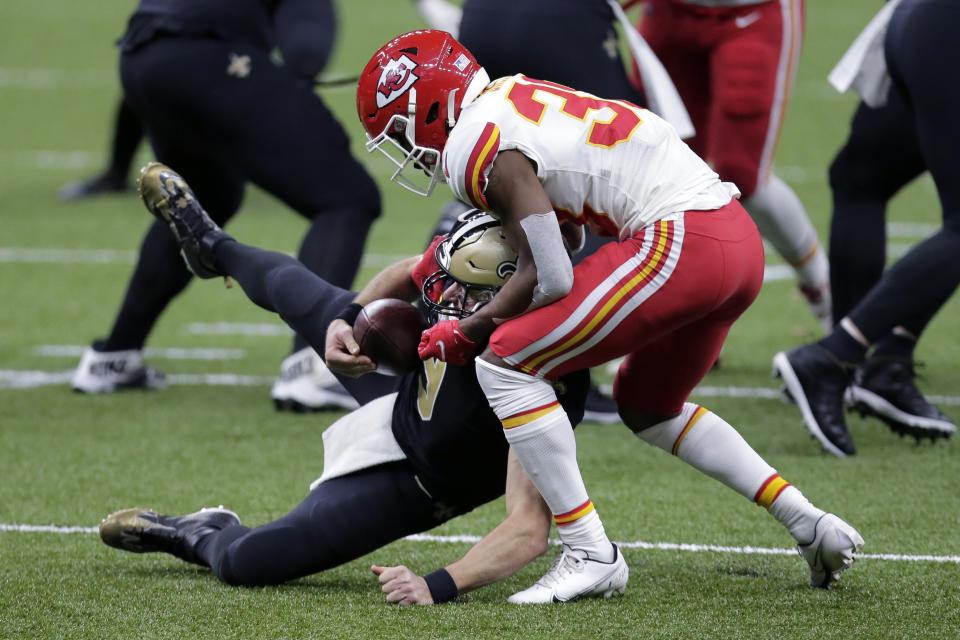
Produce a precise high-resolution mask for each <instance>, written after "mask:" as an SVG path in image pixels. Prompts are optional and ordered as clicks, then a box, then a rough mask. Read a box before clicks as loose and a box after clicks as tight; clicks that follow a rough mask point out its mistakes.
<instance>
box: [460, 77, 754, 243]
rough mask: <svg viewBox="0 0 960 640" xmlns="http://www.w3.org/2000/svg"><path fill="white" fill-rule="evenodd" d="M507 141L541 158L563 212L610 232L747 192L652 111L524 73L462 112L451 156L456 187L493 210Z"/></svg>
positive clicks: (546, 183) (540, 167) (542, 175)
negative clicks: (493, 183)
mask: <svg viewBox="0 0 960 640" xmlns="http://www.w3.org/2000/svg"><path fill="white" fill-rule="evenodd" d="M507 149H516V150H518V151H520V152H521V153H523V154H524V155H525V156H527V157H528V158H530V159H531V160H533V161H534V163H535V164H536V170H537V177H538V178H539V180H540V183H541V184H542V185H543V188H544V191H545V192H546V194H547V196H548V197H549V198H550V201H551V203H552V204H553V207H554V210H555V211H556V212H557V215H558V217H560V219H561V220H562V219H569V220H573V221H575V222H577V223H579V224H586V225H589V226H590V227H591V229H592V230H594V231H595V232H597V233H600V234H603V235H614V236H620V237H621V238H626V237H629V236H631V235H633V234H635V233H637V232H638V231H639V230H640V229H642V228H643V227H645V226H647V225H649V224H651V223H653V222H656V221H657V220H660V219H663V218H665V217H667V216H669V215H671V214H675V213H680V212H682V211H688V210H696V209H703V210H711V209H718V208H720V207H722V206H723V205H725V204H727V203H728V202H730V199H731V198H734V197H737V196H739V195H740V192H739V191H738V190H737V188H736V187H735V186H734V185H733V184H731V183H729V182H721V181H720V178H719V177H718V176H717V174H716V173H715V172H714V171H713V170H712V169H711V168H710V167H709V166H708V165H707V163H706V162H704V161H703V160H701V159H700V157H699V156H697V155H696V154H695V153H694V152H693V151H691V150H690V148H689V147H688V146H687V145H686V144H685V143H684V142H683V141H682V140H681V139H680V138H679V136H678V135H677V133H676V131H675V130H674V128H673V127H672V126H671V125H669V124H668V123H667V122H665V121H664V120H662V119H661V118H659V117H657V116H656V115H654V114H653V113H651V112H650V111H647V110H646V109H641V108H640V107H638V106H636V105H634V104H631V103H629V102H626V101H624V100H604V99H601V98H597V97H595V96H592V95H590V94H588V93H583V92H581V91H574V90H573V89H570V88H568V87H564V86H562V85H558V84H553V83H550V82H544V81H542V80H533V79H530V78H527V77H525V76H522V75H516V76H512V77H508V78H500V79H499V80H497V81H495V82H493V83H491V84H490V85H489V86H488V87H487V89H486V90H485V91H484V92H483V93H482V94H481V95H480V97H478V98H477V99H476V100H474V101H473V102H472V103H470V104H469V105H467V106H466V107H465V108H464V109H463V111H462V112H461V114H460V120H459V121H458V122H457V124H456V126H454V128H453V130H452V131H451V132H450V137H449V139H448V140H447V144H446V146H445V148H444V151H443V160H442V163H443V164H442V166H443V172H444V176H445V178H446V180H447V183H448V184H449V185H450V188H451V189H452V190H453V192H454V194H455V195H456V196H457V197H458V198H460V199H461V200H463V201H464V202H467V203H472V204H473V205H474V206H475V207H477V208H480V209H484V210H490V206H489V205H488V203H487V201H486V198H485V196H484V191H485V189H486V185H487V178H488V176H489V173H490V169H491V167H492V166H493V161H494V159H495V158H496V156H497V153H499V152H500V151H503V150H507Z"/></svg>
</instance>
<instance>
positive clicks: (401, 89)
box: [377, 55, 420, 109]
mask: <svg viewBox="0 0 960 640" xmlns="http://www.w3.org/2000/svg"><path fill="white" fill-rule="evenodd" d="M416 68H417V63H416V62H414V61H413V60H411V59H410V58H408V57H407V56H406V55H403V56H400V58H399V59H398V60H390V61H389V62H388V63H387V64H386V65H385V66H384V67H383V70H382V71H381V72H380V82H378V83H377V108H378V109H382V108H383V107H385V106H387V105H388V104H390V103H391V102H393V101H394V100H396V99H397V98H399V97H400V96H402V95H403V94H404V93H405V92H406V91H407V89H409V88H410V87H411V86H413V83H414V82H416V81H417V80H419V79H420V76H418V75H417V74H415V73H414V72H413V71H414V70H415V69H416Z"/></svg>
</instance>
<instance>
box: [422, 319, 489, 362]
mask: <svg viewBox="0 0 960 640" xmlns="http://www.w3.org/2000/svg"><path fill="white" fill-rule="evenodd" d="M476 350H477V343H476V342H474V341H473V340H471V339H470V338H468V337H467V336H466V335H465V334H464V333H463V331H460V321H459V320H444V321H443V322H438V323H437V324H435V325H433V326H432V327H430V328H429V329H427V330H426V331H424V332H423V334H421V336H420V346H419V347H417V353H419V354H420V359H421V360H426V359H427V358H436V359H437V360H443V361H444V362H447V363H450V364H455V365H464V364H467V363H468V362H469V361H470V356H472V355H473V354H474V352H476Z"/></svg>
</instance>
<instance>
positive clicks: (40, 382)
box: [0, 349, 960, 406]
mask: <svg viewBox="0 0 960 640" xmlns="http://www.w3.org/2000/svg"><path fill="white" fill-rule="evenodd" d="M172 351H178V350H176V349H174V350H172ZM183 351H189V350H187V349H184V350H183ZM201 351H204V350H201ZM148 355H149V350H148ZM72 375H73V369H70V370H68V371H31V370H25V369H0V390H3V389H31V388H33V387H46V386H53V385H60V384H67V383H68V382H70V377H71V376H72ZM167 380H168V381H169V382H170V384H178V385H181V384H182V385H206V386H220V387H237V386H241V387H257V386H266V385H271V384H273V382H274V378H272V377H266V376H247V375H238V374H233V373H217V374H212V373H207V374H168V375H167ZM601 390H604V391H606V392H607V393H609V392H610V389H609V385H606V386H604V385H601ZM692 395H693V396H699V397H704V398H759V399H761V400H782V399H783V394H782V392H781V391H780V389H777V388H769V387H715V386H709V385H701V386H699V387H697V388H696V389H694V390H693V393H692ZM926 398H927V400H929V401H930V402H933V403H935V404H939V405H944V406H960V396H943V395H933V394H931V395H927V396H926Z"/></svg>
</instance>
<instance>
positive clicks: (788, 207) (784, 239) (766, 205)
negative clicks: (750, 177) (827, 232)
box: [743, 174, 830, 290]
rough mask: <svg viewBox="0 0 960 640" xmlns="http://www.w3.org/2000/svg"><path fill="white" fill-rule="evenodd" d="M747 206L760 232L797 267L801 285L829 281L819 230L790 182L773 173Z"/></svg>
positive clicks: (819, 284)
mask: <svg viewBox="0 0 960 640" xmlns="http://www.w3.org/2000/svg"><path fill="white" fill-rule="evenodd" d="M743 206H744V207H745V208H746V209H747V211H749V212H750V217H752V218H753V221H754V222H755V223H756V224H757V228H758V229H759V230H760V235H762V236H763V237H764V238H765V239H766V240H767V241H768V242H769V243H770V244H772V245H773V248H774V249H776V251H777V253H778V254H780V256H781V257H782V258H783V259H784V260H786V261H787V262H789V263H790V265H791V266H792V267H793V268H794V270H795V271H796V274H797V281H798V283H799V284H800V285H802V286H804V287H808V288H811V289H817V290H819V289H821V288H822V287H824V286H826V285H827V284H828V283H829V281H830V268H829V263H828V261H827V255H826V252H824V250H823V247H821V246H820V242H819V241H818V240H817V230H816V229H814V227H813V224H812V223H811V222H810V218H809V217H808V216H807V212H806V210H805V209H804V208H803V203H801V202H800V198H798V197H797V194H796V193H794V191H793V189H791V188H790V186H789V185H787V183H786V182H784V181H783V180H781V179H780V178H778V177H777V176H775V175H773V174H771V175H770V180H769V181H768V182H767V183H766V184H763V185H759V186H757V190H756V191H754V192H753V195H751V196H750V197H749V198H747V199H746V200H744V202H743Z"/></svg>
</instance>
